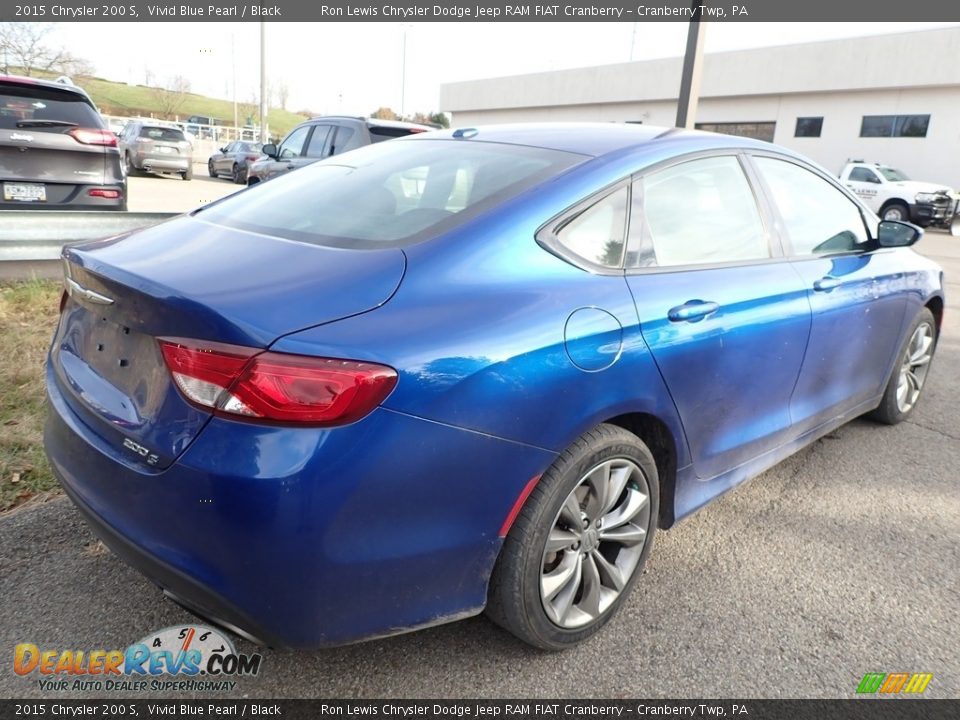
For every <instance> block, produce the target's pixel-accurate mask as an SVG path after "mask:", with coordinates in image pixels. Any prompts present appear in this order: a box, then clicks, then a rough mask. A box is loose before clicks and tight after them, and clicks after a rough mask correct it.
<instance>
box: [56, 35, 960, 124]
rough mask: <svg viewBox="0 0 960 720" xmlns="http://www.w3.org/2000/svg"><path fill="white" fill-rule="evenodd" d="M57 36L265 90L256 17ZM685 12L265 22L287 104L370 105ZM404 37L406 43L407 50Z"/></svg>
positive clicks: (666, 47)
mask: <svg viewBox="0 0 960 720" xmlns="http://www.w3.org/2000/svg"><path fill="white" fill-rule="evenodd" d="M955 24H956V23H871V22H861V23H752V22H745V23H707V24H706V35H705V45H704V49H705V52H707V53H710V52H723V51H728V50H737V49H742V48H750V47H762V46H769V45H785V44H792V43H802V42H811V41H814V40H826V39H833V38H843V37H854V36H860V35H877V34H884V33H894V32H905V31H910V30H924V29H929V28H935V27H945V26H949V25H955ZM52 25H53V30H52V32H51V34H50V35H49V36H48V39H49V41H50V42H51V43H55V44H62V45H64V46H65V47H67V48H68V49H69V50H70V51H71V52H72V53H74V54H75V55H78V56H79V57H82V58H85V59H86V60H88V61H90V62H91V63H93V65H94V67H95V68H96V71H97V75H98V76H100V77H104V78H107V79H109V80H119V81H122V82H128V83H133V84H136V83H144V82H145V80H146V79H147V77H148V74H149V75H150V76H151V77H152V78H153V79H154V81H155V83H154V84H158V83H160V82H162V81H164V80H166V79H169V78H172V77H173V76H176V75H183V76H184V77H187V78H188V79H189V80H190V83H191V88H192V90H193V91H194V92H199V93H202V94H206V95H211V96H214V97H221V98H226V99H233V98H234V87H235V88H236V99H237V100H238V101H239V102H251V101H252V100H253V98H255V97H257V96H258V92H259V82H260V80H259V77H260V76H259V72H260V70H259V68H260V49H259V48H260V39H259V33H260V25H259V23H252V22H251V23H200V22H197V23H172V22H166V23H146V22H140V23H89V22H80V23H69V22H63V23H52ZM686 31H687V25H686V23H683V22H648V23H642V22H640V23H632V22H595V23H567V22H553V23H547V22H544V23H512V22H503V23H479V22H470V23H399V22H395V23H372V22H357V23H351V22H335V23H299V24H297V23H267V24H266V59H267V77H268V78H270V79H272V80H273V81H274V82H276V83H283V84H285V85H286V86H287V88H288V89H289V99H288V102H287V109H288V110H293V111H299V110H305V109H309V110H310V111H312V112H313V113H314V114H333V113H337V114H340V113H343V114H351V115H354V114H356V115H368V114H370V113H372V112H373V111H375V110H376V109H377V108H379V107H382V106H386V107H390V108H392V109H393V110H394V111H397V112H399V111H400V110H401V109H403V110H404V111H405V112H406V114H408V115H409V114H412V113H414V112H417V111H421V112H431V111H436V110H442V109H443V108H440V107H438V105H439V89H440V85H441V84H442V83H447V82H456V81H459V80H474V79H478V78H485V77H498V76H503V75H516V74H521V73H531V72H543V71H548V70H559V69H565V68H573V67H584V66H591V65H606V64H611V63H620V62H627V61H629V60H631V59H633V60H646V59H651V58H659V57H676V56H681V55H683V51H684V45H685V42H686ZM404 48H405V51H404Z"/></svg>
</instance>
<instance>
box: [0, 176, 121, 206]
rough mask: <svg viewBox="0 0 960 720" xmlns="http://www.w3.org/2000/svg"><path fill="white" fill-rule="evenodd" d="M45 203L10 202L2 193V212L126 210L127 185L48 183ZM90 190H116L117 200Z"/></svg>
mask: <svg viewBox="0 0 960 720" xmlns="http://www.w3.org/2000/svg"><path fill="white" fill-rule="evenodd" d="M46 185H47V200H46V201H45V202H8V201H4V200H3V195H2V193H0V210H41V211H42V210H126V209H127V185H126V183H125V182H124V183H122V184H109V185H66V184H57V183H47V184H46ZM90 190H116V191H118V192H119V193H120V196H119V197H117V198H104V197H95V196H91V195H90V194H89V192H90Z"/></svg>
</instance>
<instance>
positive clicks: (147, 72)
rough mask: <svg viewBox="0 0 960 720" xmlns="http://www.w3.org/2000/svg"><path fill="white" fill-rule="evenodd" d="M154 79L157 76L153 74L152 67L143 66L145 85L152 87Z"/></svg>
mask: <svg viewBox="0 0 960 720" xmlns="http://www.w3.org/2000/svg"><path fill="white" fill-rule="evenodd" d="M154 77H155V76H154V74H153V70H151V69H150V66H149V65H144V66H143V84H144V85H146V86H147V87H150V86H151V85H153V79H154Z"/></svg>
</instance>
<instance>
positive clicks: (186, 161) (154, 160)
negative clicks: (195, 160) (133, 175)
mask: <svg viewBox="0 0 960 720" xmlns="http://www.w3.org/2000/svg"><path fill="white" fill-rule="evenodd" d="M190 163H191V160H190V158H188V157H165V156H163V155H161V156H156V155H148V156H143V155H138V156H137V157H136V165H137V167H139V168H142V169H143V170H160V171H170V172H183V171H185V170H187V169H188V168H189V167H190Z"/></svg>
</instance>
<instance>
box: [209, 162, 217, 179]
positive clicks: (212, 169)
mask: <svg viewBox="0 0 960 720" xmlns="http://www.w3.org/2000/svg"><path fill="white" fill-rule="evenodd" d="M207 174H208V175H209V176H210V177H212V178H215V177H217V170H216V168H215V167H214V166H213V160H207Z"/></svg>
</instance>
